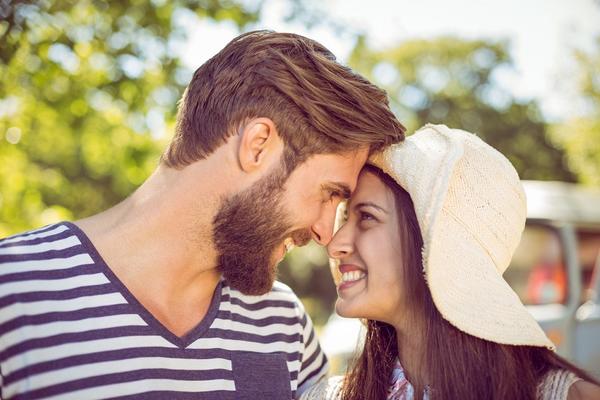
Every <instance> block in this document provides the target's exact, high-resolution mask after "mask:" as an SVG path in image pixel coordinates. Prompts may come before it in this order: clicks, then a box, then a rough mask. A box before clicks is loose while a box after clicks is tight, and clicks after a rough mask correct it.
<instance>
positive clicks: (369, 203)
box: [352, 201, 389, 214]
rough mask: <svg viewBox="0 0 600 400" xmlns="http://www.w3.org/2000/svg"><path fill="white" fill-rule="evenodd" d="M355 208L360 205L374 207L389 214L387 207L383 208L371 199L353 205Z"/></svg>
mask: <svg viewBox="0 0 600 400" xmlns="http://www.w3.org/2000/svg"><path fill="white" fill-rule="evenodd" d="M352 207H353V208H360V207H373V208H375V209H377V210H379V211H381V212H382V213H384V214H389V211H387V210H386V209H384V208H382V207H381V206H378V205H377V204H375V203H373V202H370V201H363V202H361V203H358V204H355V205H353V206H352Z"/></svg>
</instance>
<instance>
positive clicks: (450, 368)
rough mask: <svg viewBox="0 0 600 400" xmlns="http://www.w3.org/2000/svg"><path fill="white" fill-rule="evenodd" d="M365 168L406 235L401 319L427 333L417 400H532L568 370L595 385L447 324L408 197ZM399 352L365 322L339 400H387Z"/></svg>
mask: <svg viewBox="0 0 600 400" xmlns="http://www.w3.org/2000/svg"><path fill="white" fill-rule="evenodd" d="M365 168H366V169H367V170H369V171H370V172H373V173H374V174H375V175H377V176H378V177H379V178H380V179H381V180H382V181H383V182H384V183H385V184H386V185H387V186H388V187H389V188H390V189H391V190H392V191H393V192H394V195H395V198H396V209H397V213H398V222H399V229H401V230H403V232H401V235H400V236H401V238H402V239H401V240H402V243H400V245H401V248H402V254H403V259H402V261H401V263H402V264H401V265H400V266H399V267H400V268H402V270H403V273H404V282H405V288H404V290H405V291H406V304H407V310H406V312H409V313H410V317H411V318H414V319H416V320H418V321H421V323H420V325H419V326H423V327H424V331H423V332H422V333H420V338H422V339H421V349H422V350H421V352H420V354H421V355H422V356H421V360H419V361H420V362H419V364H420V371H418V373H419V374H420V376H421V377H422V379H423V380H425V382H424V383H421V379H418V380H415V382H416V383H417V384H416V385H414V389H415V398H416V399H421V398H422V395H423V391H424V387H423V384H426V385H427V386H428V387H429V389H430V390H429V394H430V398H431V399H432V400H434V399H444V400H471V399H472V400H481V399H491V400H495V399H497V400H505V399H511V400H521V399H522V400H525V399H527V400H534V399H536V390H537V386H538V384H539V383H540V381H541V380H542V379H543V377H544V375H545V374H546V373H548V372H549V371H551V370H553V369H566V370H569V371H572V372H574V373H575V374H576V375H577V376H579V377H580V378H582V379H584V380H586V381H589V382H594V383H596V384H598V382H597V381H596V380H595V379H594V378H593V377H592V376H591V375H589V374H588V373H586V372H585V371H583V370H581V369H579V368H577V367H576V366H574V365H573V364H571V363H569V362H568V361H566V360H565V359H564V358H562V357H560V356H558V355H557V354H555V353H554V352H553V351H551V350H548V349H546V348H542V347H534V346H513V345H503V344H498V343H494V342H490V341H487V340H483V339H479V338H476V337H474V336H471V335H469V334H466V333H464V332H462V331H460V330H458V329H457V328H455V327H454V326H452V325H451V324H450V323H448V322H447V321H446V320H445V319H444V318H443V317H442V315H441V314H440V313H439V311H438V310H437V308H436V307H435V304H434V302H433V299H432V297H431V293H430V292H429V288H428V287H427V283H426V281H425V277H424V276H423V267H422V255H421V249H422V247H423V239H422V236H421V232H420V229H419V225H418V221H417V217H416V215H415V211H414V206H413V203H412V200H411V198H410V195H409V194H408V193H407V192H406V191H405V190H404V189H402V188H401V187H400V186H399V185H398V184H396V182H395V181H394V180H393V179H392V178H390V177H389V176H388V175H386V174H385V173H383V172H382V171H381V170H379V169H378V168H375V167H373V166H370V165H368V166H366V167H365ZM397 347H398V345H397V338H396V330H395V329H394V328H393V327H392V326H391V325H389V324H386V323H383V322H380V321H372V320H369V321H367V334H366V338H365V345H364V348H363V350H362V353H360V354H359V355H358V357H357V358H356V360H355V361H354V363H353V365H351V366H350V368H349V370H348V373H347V374H346V379H345V380H344V386H343V389H342V398H343V399H344V400H359V399H360V400H365V399H369V400H378V399H386V397H387V391H388V388H389V386H390V377H391V374H392V370H393V367H394V364H395V362H396V358H397V357H398V348H397ZM409 372H411V371H409ZM415 372H416V371H415Z"/></svg>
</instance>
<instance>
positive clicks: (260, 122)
mask: <svg viewBox="0 0 600 400" xmlns="http://www.w3.org/2000/svg"><path fill="white" fill-rule="evenodd" d="M240 136H241V137H240V142H239V143H240V147H239V149H238V158H239V162H240V166H241V168H242V170H243V171H245V172H252V171H255V170H257V169H262V168H268V167H269V166H270V165H271V164H272V163H273V161H275V160H279V157H280V156H281V151H282V150H283V142H282V141H281V138H280V137H279V133H278V132H277V128H275V123H274V122H273V121H272V120H271V119H270V118H254V119H251V120H250V121H249V122H248V123H247V124H246V125H244V127H243V129H242V131H241V133H240Z"/></svg>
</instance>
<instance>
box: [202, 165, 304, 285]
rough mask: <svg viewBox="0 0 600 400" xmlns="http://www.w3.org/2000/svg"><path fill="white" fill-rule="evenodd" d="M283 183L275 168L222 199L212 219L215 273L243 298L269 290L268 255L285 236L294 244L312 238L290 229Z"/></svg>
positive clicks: (271, 265) (272, 272)
mask: <svg viewBox="0 0 600 400" xmlns="http://www.w3.org/2000/svg"><path fill="white" fill-rule="evenodd" d="M286 180H287V175H286V174H285V173H284V169H283V168H280V169H278V170H277V171H275V172H274V173H272V174H270V175H268V176H266V177H264V178H262V179H261V180H259V181H258V182H257V183H256V184H254V185H253V186H252V187H250V188H248V189H246V190H244V191H242V192H240V193H236V194H234V195H232V196H230V197H228V198H226V199H225V200H224V201H223V203H222V204H221V207H220V208H219V211H218V212H217V215H216V216H215V219H214V221H213V238H214V243H215V247H216V250H217V253H218V265H217V266H218V269H219V272H221V273H222V274H223V276H224V277H225V279H227V282H228V283H229V285H231V287H232V288H234V289H236V290H239V291H240V292H242V293H243V294H246V295H261V294H265V293H267V292H268V291H270V290H271V288H272V287H273V283H274V281H275V278H276V275H277V260H273V259H272V257H273V254H274V252H275V250H276V249H277V248H278V247H279V246H281V244H282V243H283V240H284V239H285V238H286V237H292V238H293V239H294V242H295V243H296V244H297V245H303V244H306V243H307V242H308V241H309V240H310V238H311V235H310V231H307V230H297V231H294V232H292V230H291V229H292V223H291V221H289V216H288V213H286V212H285V210H284V207H283V204H282V197H283V193H284V189H283V185H284V184H285V181H286Z"/></svg>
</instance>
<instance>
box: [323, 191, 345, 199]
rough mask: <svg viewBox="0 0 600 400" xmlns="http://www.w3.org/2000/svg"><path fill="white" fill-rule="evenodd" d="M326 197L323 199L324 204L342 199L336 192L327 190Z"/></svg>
mask: <svg viewBox="0 0 600 400" xmlns="http://www.w3.org/2000/svg"><path fill="white" fill-rule="evenodd" d="M327 196H328V197H327V198H326V199H325V201H326V202H327V201H333V200H336V199H341V198H342V194H341V193H340V192H338V191H336V190H328V191H327Z"/></svg>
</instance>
